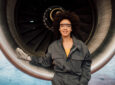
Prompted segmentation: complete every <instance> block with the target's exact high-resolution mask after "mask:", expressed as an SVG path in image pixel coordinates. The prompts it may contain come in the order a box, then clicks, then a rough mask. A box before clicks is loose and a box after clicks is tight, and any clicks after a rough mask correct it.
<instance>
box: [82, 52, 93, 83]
mask: <svg viewBox="0 0 115 85" xmlns="http://www.w3.org/2000/svg"><path fill="white" fill-rule="evenodd" d="M91 62H92V60H91V55H90V52H89V51H88V52H87V54H86V56H85V59H84V61H83V63H82V67H81V68H82V74H81V77H80V85H88V81H89V80H90V78H91Z"/></svg>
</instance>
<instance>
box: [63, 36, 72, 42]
mask: <svg viewBox="0 0 115 85" xmlns="http://www.w3.org/2000/svg"><path fill="white" fill-rule="evenodd" d="M62 39H63V42H69V41H71V39H72V38H71V37H70V36H66V37H65V36H62Z"/></svg>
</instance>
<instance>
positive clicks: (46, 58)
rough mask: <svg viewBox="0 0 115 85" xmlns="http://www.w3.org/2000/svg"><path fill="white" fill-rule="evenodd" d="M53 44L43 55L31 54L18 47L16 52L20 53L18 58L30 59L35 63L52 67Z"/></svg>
mask: <svg viewBox="0 0 115 85" xmlns="http://www.w3.org/2000/svg"><path fill="white" fill-rule="evenodd" d="M51 49H52V48H51V45H50V46H49V47H48V52H47V53H46V54H45V56H43V57H39V56H29V55H27V54H26V53H25V52H23V50H22V49H20V48H17V49H16V52H17V54H18V55H19V56H18V58H19V59H22V60H26V61H29V62H30V63H31V64H33V65H38V66H39V65H41V66H43V67H50V66H51V65H52V58H51Z"/></svg>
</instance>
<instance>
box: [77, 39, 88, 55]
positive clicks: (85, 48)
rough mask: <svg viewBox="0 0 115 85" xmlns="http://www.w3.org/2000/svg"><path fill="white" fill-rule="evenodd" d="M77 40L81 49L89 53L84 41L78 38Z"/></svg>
mask: <svg viewBox="0 0 115 85" xmlns="http://www.w3.org/2000/svg"><path fill="white" fill-rule="evenodd" d="M78 42H79V43H80V45H81V49H82V51H83V52H84V53H85V54H87V53H89V49H88V46H87V45H86V43H84V42H83V41H81V40H78Z"/></svg>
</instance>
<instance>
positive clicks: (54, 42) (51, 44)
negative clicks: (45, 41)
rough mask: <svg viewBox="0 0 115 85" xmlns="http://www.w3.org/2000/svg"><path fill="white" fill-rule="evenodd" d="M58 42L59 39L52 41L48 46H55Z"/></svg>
mask: <svg viewBox="0 0 115 85" xmlns="http://www.w3.org/2000/svg"><path fill="white" fill-rule="evenodd" d="M56 44H57V40H55V41H53V42H51V43H50V45H49V47H48V48H52V47H54V46H55V45H56Z"/></svg>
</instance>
